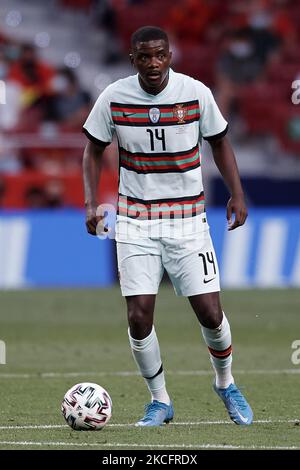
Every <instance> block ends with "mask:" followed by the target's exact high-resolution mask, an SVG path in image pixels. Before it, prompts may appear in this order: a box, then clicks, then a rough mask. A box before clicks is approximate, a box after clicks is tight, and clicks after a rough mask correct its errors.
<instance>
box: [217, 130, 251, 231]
mask: <svg viewBox="0 0 300 470" xmlns="http://www.w3.org/2000/svg"><path fill="white" fill-rule="evenodd" d="M209 143H210V146H211V149H212V153H213V157H214V161H215V163H216V165H217V167H218V169H219V171H220V173H221V175H222V177H223V179H224V182H225V184H226V186H227V188H228V189H229V192H230V194H231V196H230V199H229V201H228V203H227V221H228V230H234V229H235V228H237V227H240V226H241V225H243V224H244V223H245V221H246V219H247V215H248V212H247V207H246V203H245V197H244V191H243V188H242V184H241V179H240V175H239V171H238V167H237V163H236V159H235V156H234V152H233V150H232V147H231V145H230V143H229V140H228V139H227V137H221V138H220V139H216V140H211V141H210V142H209ZM233 214H235V219H234V221H233V218H232V216H233Z"/></svg>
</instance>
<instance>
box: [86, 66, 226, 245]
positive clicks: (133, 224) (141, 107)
mask: <svg viewBox="0 0 300 470" xmlns="http://www.w3.org/2000/svg"><path fill="white" fill-rule="evenodd" d="M83 130H84V132H85V133H86V135H87V136H88V137H89V138H90V139H91V140H92V141H94V142H96V143H97V141H101V142H106V143H110V142H111V141H112V139H113V135H114V133H116V135H117V138H118V143H119V156H120V160H119V166H120V173H119V197H118V210H117V223H116V239H117V240H119V241H121V240H122V241H124V240H126V239H127V238H129V239H133V238H140V237H148V236H150V237H169V238H184V237H185V236H188V235H193V234H196V233H199V234H200V233H201V232H202V231H203V230H205V229H206V228H207V222H206V216H205V202H204V192H203V185H202V175H201V141H202V138H204V139H207V140H210V139H214V138H218V137H221V136H222V135H225V134H226V132H227V122H226V121H225V119H224V118H223V116H222V114H221V112H220V110H219V108H218V106H217V104H216V102H215V100H214V98H213V95H212V93H211V91H210V89H209V88H207V87H206V86H205V85H204V84H203V83H201V82H199V81H197V80H194V79H193V78H191V77H188V76H186V75H183V74H180V73H175V72H174V71H173V70H170V76H169V82H168V84H167V86H166V87H165V88H164V90H162V91H161V92H160V93H159V94H158V95H151V94H149V93H147V92H146V91H144V90H143V88H142V87H141V86H140V84H139V79H138V75H134V76H130V77H127V78H125V79H121V80H118V81H116V82H115V83H113V84H112V85H110V86H108V87H107V88H106V89H105V90H104V92H103V93H102V94H101V95H100V96H99V98H98V99H97V101H96V103H95V105H94V107H93V109H92V111H91V112H90V115H89V116H88V118H87V120H86V122H85V124H84V129H83Z"/></svg>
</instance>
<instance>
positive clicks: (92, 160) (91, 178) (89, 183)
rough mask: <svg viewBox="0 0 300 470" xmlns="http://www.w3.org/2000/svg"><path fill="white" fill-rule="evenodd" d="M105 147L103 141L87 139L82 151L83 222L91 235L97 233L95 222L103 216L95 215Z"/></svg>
mask: <svg viewBox="0 0 300 470" xmlns="http://www.w3.org/2000/svg"><path fill="white" fill-rule="evenodd" d="M105 147H106V145H105V144H104V143H103V144H101V143H100V142H97V143H95V142H92V141H88V143H87V144H86V147H85V149H84V153H83V164H82V165H83V185H84V204H85V210H86V220H85V224H86V228H87V231H88V233H90V234H91V235H97V224H98V223H99V222H100V221H101V220H102V219H103V216H102V217H101V216H97V207H98V200H97V190H98V183H99V179H100V175H101V168H102V163H103V153H104V150H105ZM104 230H105V229H104Z"/></svg>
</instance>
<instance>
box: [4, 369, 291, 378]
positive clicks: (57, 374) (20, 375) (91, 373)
mask: <svg viewBox="0 0 300 470" xmlns="http://www.w3.org/2000/svg"><path fill="white" fill-rule="evenodd" d="M234 374H235V375H239V374H240V375H281V374H288V375H299V374H300V368H299V369H253V370H252V369H249V370H246V369H240V370H235V371H234ZM86 375H88V376H95V377H133V376H139V373H138V372H135V371H116V372H97V371H82V372H43V373H41V374H38V373H36V374H26V373H24V374H23V373H0V379H53V378H54V379H55V378H69V377H70V378H71V377H82V376H86ZM166 375H183V376H208V375H213V371H210V370H177V371H172V370H169V371H166Z"/></svg>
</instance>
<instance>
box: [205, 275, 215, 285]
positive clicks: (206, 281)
mask: <svg viewBox="0 0 300 470" xmlns="http://www.w3.org/2000/svg"><path fill="white" fill-rule="evenodd" d="M214 279H216V278H215V277H212V278H211V279H203V282H204V284H207V283H208V282H211V281H213V280H214Z"/></svg>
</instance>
